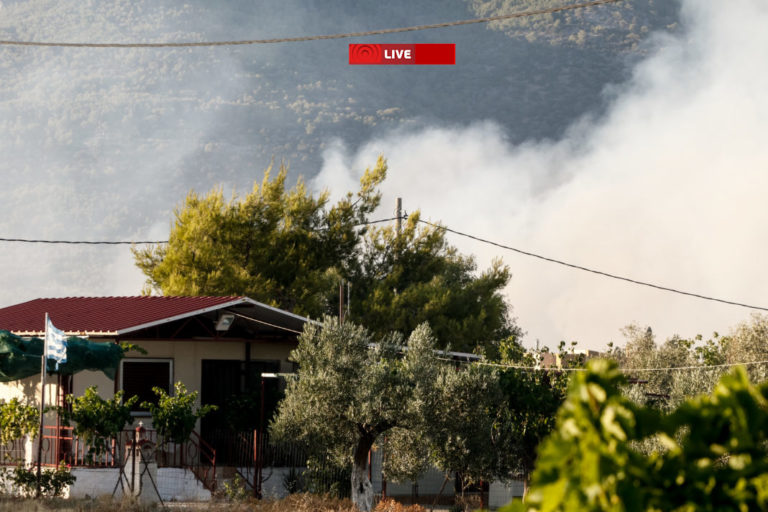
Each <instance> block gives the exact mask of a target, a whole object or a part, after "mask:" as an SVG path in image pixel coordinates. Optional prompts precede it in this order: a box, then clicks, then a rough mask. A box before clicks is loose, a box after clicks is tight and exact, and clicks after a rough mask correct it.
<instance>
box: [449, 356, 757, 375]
mask: <svg viewBox="0 0 768 512" xmlns="http://www.w3.org/2000/svg"><path fill="white" fill-rule="evenodd" d="M438 360H440V361H448V362H452V363H462V364H477V365H481V366H492V367H494V368H505V369H510V370H525V371H532V372H585V371H587V369H586V368H542V367H540V366H522V365H514V364H502V363H488V362H484V361H463V360H455V359H448V358H438ZM761 364H768V361H748V362H745V363H723V364H713V365H690V366H669V367H666V368H619V369H618V370H619V371H620V372H622V373H632V372H671V371H683V370H714V369H718V368H732V367H734V366H754V365H761Z"/></svg>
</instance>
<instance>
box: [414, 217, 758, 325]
mask: <svg viewBox="0 0 768 512" xmlns="http://www.w3.org/2000/svg"><path fill="white" fill-rule="evenodd" d="M419 222H421V223H422V224H426V225H428V226H432V227H434V228H437V229H442V230H443V231H447V232H448V233H453V234H454V235H458V236H463V237H465V238H469V239H471V240H475V241H478V242H482V243H484V244H489V245H493V246H495V247H499V248H501V249H506V250H508V251H513V252H516V253H518V254H522V255H524V256H530V257H531V258H537V259H540V260H543V261H548V262H550V263H556V264H558V265H563V266H565V267H570V268H574V269H576V270H583V271H584V272H590V273H592V274H597V275H600V276H603V277H609V278H611V279H617V280H619V281H625V282H628V283H632V284H636V285H640V286H647V287H649V288H655V289H656V290H662V291H665V292H671V293H677V294H679V295H686V296H688V297H695V298H697V299H703V300H709V301H712V302H719V303H721V304H729V305H731V306H739V307H742V308H749V309H756V310H759V311H768V308H765V307H762V306H753V305H750V304H744V303H742V302H735V301H732V300H726V299H718V298H716V297H709V296H707V295H701V294H699V293H693V292H686V291H684V290H678V289H676V288H670V287H668V286H662V285H658V284H654V283H648V282H646V281H639V280H637V279H632V278H629V277H624V276H619V275H616V274H611V273H608V272H603V271H602V270H596V269H593V268H589V267H583V266H581V265H576V264H573V263H568V262H567V261H562V260H558V259H555V258H549V257H547V256H542V255H540V254H536V253H532V252H528V251H523V250H522V249H517V248H515V247H510V246H508V245H504V244H500V243H498V242H493V241H491V240H487V239H485V238H480V237H478V236H474V235H470V234H468V233H462V232H461V231H456V230H455V229H451V228H448V227H445V226H441V225H440V224H434V223H432V222H429V221H426V220H422V219H419Z"/></svg>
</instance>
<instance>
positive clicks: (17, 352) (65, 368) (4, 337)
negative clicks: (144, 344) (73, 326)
mask: <svg viewBox="0 0 768 512" xmlns="http://www.w3.org/2000/svg"><path fill="white" fill-rule="evenodd" d="M42 355H43V340H41V339H39V338H32V339H28V340H27V339H23V338H21V337H19V336H16V335H15V334H11V333H10V332H8V331H3V330H0V382H9V381H12V380H20V379H24V378H26V377H30V376H32V375H35V374H38V373H40V357H42ZM122 357H123V349H122V348H120V346H119V345H116V344H115V343H111V342H109V343H108V342H104V343H99V342H95V341H88V340H84V339H82V338H78V337H76V336H71V337H69V338H67V362H66V363H62V364H61V365H59V369H58V370H56V369H55V368H56V361H54V360H52V359H49V360H48V362H47V369H48V372H50V373H61V374H63V375H71V374H74V373H77V372H81V371H83V370H92V371H96V370H101V371H102V372H104V375H106V376H107V377H109V378H110V379H112V380H114V379H115V373H116V372H117V365H118V364H120V359H121V358H122Z"/></svg>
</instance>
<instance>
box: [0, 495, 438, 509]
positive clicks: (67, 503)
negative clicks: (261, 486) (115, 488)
mask: <svg viewBox="0 0 768 512" xmlns="http://www.w3.org/2000/svg"><path fill="white" fill-rule="evenodd" d="M167 505H168V507H169V508H170V509H171V510H172V511H174V510H189V511H193V510H197V511H201V510H204V511H206V512H357V509H356V508H355V507H354V505H352V502H351V501H350V500H349V499H338V498H332V497H329V496H319V495H315V494H292V495H291V496H288V497H287V498H284V499H281V500H262V501H256V500H249V501H246V502H241V503H223V502H218V503H216V502H213V503H189V504H185V503H168V504H167ZM160 510H162V508H161V507H160V506H159V505H156V506H153V505H141V504H139V503H137V502H136V501H133V500H122V501H118V500H111V499H108V498H104V499H96V500H64V499H43V500H34V499H21V498H2V499H0V512H49V511H57V512H65V511H67V512H68V511H71V512H106V511H110V512H113V511H114V512H159V511H160ZM374 512H426V509H425V508H424V507H422V506H420V505H402V504H400V503H398V502H396V501H394V500H391V499H390V500H384V501H382V502H381V503H379V504H378V505H377V506H376V509H375V511H374Z"/></svg>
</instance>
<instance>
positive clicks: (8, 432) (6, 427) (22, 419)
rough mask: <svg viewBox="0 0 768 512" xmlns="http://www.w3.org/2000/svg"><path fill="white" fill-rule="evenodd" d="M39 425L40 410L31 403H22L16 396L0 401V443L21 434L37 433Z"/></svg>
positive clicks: (18, 436)
mask: <svg viewBox="0 0 768 512" xmlns="http://www.w3.org/2000/svg"><path fill="white" fill-rule="evenodd" d="M39 427H40V411H39V410H38V409H37V407H34V406H32V405H24V404H22V403H21V402H19V399H18V398H12V399H11V400H10V401H9V402H3V403H0V444H5V443H8V442H10V441H13V440H15V439H19V438H21V437H22V436H25V435H29V436H32V437H34V436H35V435H37V432H38V429H39Z"/></svg>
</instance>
